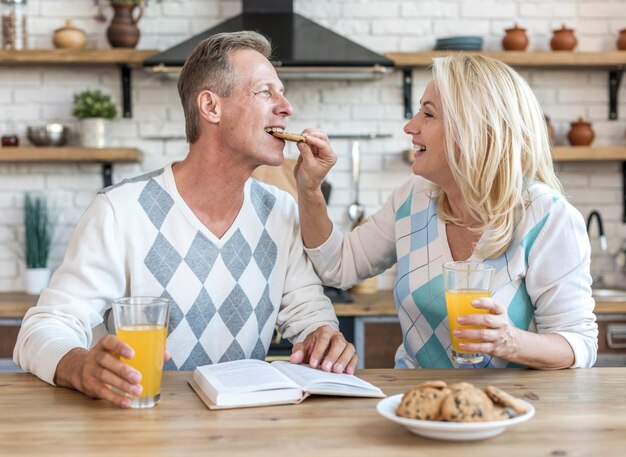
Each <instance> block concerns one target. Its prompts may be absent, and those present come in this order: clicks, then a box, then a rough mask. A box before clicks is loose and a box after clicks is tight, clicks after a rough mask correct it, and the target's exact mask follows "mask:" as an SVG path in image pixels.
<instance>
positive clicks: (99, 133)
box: [72, 90, 117, 148]
mask: <svg viewBox="0 0 626 457" xmlns="http://www.w3.org/2000/svg"><path fill="white" fill-rule="evenodd" d="M72 114H73V115H74V116H76V117H77V118H78V119H80V121H81V144H82V145H83V146H85V147H88V148H104V147H105V146H106V145H107V143H108V130H109V125H108V124H109V121H110V120H111V119H115V117H116V116H117V107H116V106H115V104H114V103H113V100H112V99H111V96H110V95H107V94H104V93H102V92H101V91H99V90H84V91H82V92H79V93H77V94H74V109H73V110H72Z"/></svg>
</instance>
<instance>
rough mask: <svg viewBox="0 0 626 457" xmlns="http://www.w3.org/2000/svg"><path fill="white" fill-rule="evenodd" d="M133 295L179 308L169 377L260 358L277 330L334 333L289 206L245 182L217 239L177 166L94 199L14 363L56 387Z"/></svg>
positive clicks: (287, 200)
mask: <svg viewBox="0 0 626 457" xmlns="http://www.w3.org/2000/svg"><path fill="white" fill-rule="evenodd" d="M219 198H224V196H220V197H219ZM131 295H134V296H141V295H144V296H160V297H167V298H170V299H171V300H172V309H171V313H170V320H169V329H168V338H167V347H168V349H169V350H170V352H171V353H172V358H171V359H170V361H169V362H168V363H167V364H166V369H184V370H191V369H194V368H195V367H196V366H198V365H204V364H210V363H216V362H221V361H227V360H234V359H241V358H258V359H263V358H264V357H265V355H266V354H267V350H268V348H269V344H270V341H271V337H272V333H273V330H274V327H275V325H276V324H278V328H279V331H280V332H281V333H282V335H283V336H284V337H285V338H288V339H289V340H291V341H293V342H298V341H302V340H303V339H304V338H305V337H306V335H307V334H309V333H310V332H311V331H313V330H314V329H316V328H317V327H319V326H321V325H330V326H331V327H333V328H335V329H336V328H337V318H336V316H335V313H334V311H333V308H332V305H331V303H330V301H329V300H328V299H327V298H326V297H325V296H324V295H323V291H322V287H321V285H320V281H319V278H318V277H317V276H316V275H315V273H314V271H313V268H312V266H311V263H310V262H309V260H308V259H307V257H306V255H304V251H303V246H302V241H301V238H300V228H299V224H298V220H297V207H296V204H295V202H294V200H293V198H292V197H291V196H290V195H288V194H287V193H285V192H283V191H280V190H278V189H277V188H275V187H273V186H269V185H266V184H262V183H259V182H258V181H256V180H254V179H249V180H248V181H247V182H246V184H245V189H244V202H243V206H242V208H241V210H240V212H239V214H238V215H237V218H236V219H235V221H234V222H233V224H232V226H231V227H230V228H229V229H228V231H227V232H226V233H225V234H224V235H223V236H222V238H220V239H218V238H217V237H216V236H215V235H213V233H212V232H211V231H210V230H208V229H207V227H206V226H204V225H203V224H202V223H201V222H200V221H199V220H198V219H197V218H196V216H195V215H194V213H193V212H192V211H191V209H190V208H189V207H188V206H187V205H186V203H185V201H184V200H183V199H182V197H181V196H180V194H179V193H178V191H177V189H176V185H175V182H174V176H173V174H172V169H171V165H168V166H167V167H165V168H164V169H162V170H157V171H155V172H153V173H150V174H147V175H144V176H139V177H137V178H133V179H130V180H126V181H123V182H122V183H120V184H118V185H116V186H112V187H109V188H107V189H105V190H104V191H103V192H101V193H100V194H98V195H97V196H96V198H95V199H94V201H93V202H92V204H91V205H90V206H89V208H88V209H87V211H86V212H85V214H84V215H83V217H82V219H81V220H80V222H79V223H78V225H77V227H76V229H75V231H74V233H73V235H72V237H71V240H70V242H69V245H68V248H67V252H66V254H65V258H64V260H63V263H62V264H61V266H60V267H59V269H58V270H57V271H56V272H55V273H54V275H53V276H52V279H51V281H50V286H49V287H48V288H47V289H44V290H43V291H42V294H41V297H40V298H39V302H38V304H37V306H36V307H34V308H32V309H30V310H29V311H28V312H27V313H26V316H25V318H24V321H23V324H22V328H21V330H20V333H19V335H18V339H17V343H16V345H15V350H14V354H13V358H14V360H15V362H16V363H18V364H19V365H20V366H21V367H22V368H23V369H25V370H27V371H30V372H32V373H34V374H35V375H37V376H38V377H40V378H41V379H43V380H44V381H47V382H49V383H52V381H53V377H54V373H55V370H56V366H57V364H58V362H59V360H60V359H61V358H62V357H63V356H64V355H65V354H66V353H67V352H68V351H70V350H71V349H73V348H76V347H82V348H89V347H91V346H93V345H94V344H95V343H96V342H97V341H98V339H99V338H101V337H102V336H104V335H105V334H106V333H107V331H108V330H107V328H108V329H110V330H111V333H112V332H113V325H112V322H104V321H103V317H104V316H105V314H108V312H107V311H108V310H109V309H110V307H111V301H112V300H113V299H116V298H119V297H123V296H131ZM110 320H111V321H112V318H111V319H110Z"/></svg>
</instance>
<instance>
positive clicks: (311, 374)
mask: <svg viewBox="0 0 626 457" xmlns="http://www.w3.org/2000/svg"><path fill="white" fill-rule="evenodd" d="M272 366H274V367H276V369H278V370H280V371H282V372H283V373H284V374H285V375H287V376H288V377H290V378H291V379H293V380H294V381H295V382H296V383H297V384H299V385H300V386H302V388H303V390H304V391H305V392H309V393H316V394H328V395H348V396H359V397H361V396H362V397H384V396H385V394H384V393H383V392H382V391H381V390H380V389H379V388H378V387H376V386H375V385H373V384H370V383H369V382H367V381H364V380H362V379H361V378H358V377H356V376H354V375H350V374H345V373H342V374H337V373H327V372H325V371H322V370H319V369H315V368H311V367H310V366H308V365H296V364H293V363H290V362H285V361H282V360H279V361H276V362H272Z"/></svg>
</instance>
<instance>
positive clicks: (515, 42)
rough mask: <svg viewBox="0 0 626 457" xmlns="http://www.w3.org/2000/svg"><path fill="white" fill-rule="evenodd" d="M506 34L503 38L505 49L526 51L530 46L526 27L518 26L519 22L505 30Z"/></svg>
mask: <svg viewBox="0 0 626 457" xmlns="http://www.w3.org/2000/svg"><path fill="white" fill-rule="evenodd" d="M505 32H506V35H504V38H503V39H502V48H503V49H504V50H505V51H525V50H526V47H527V46H528V36H527V35H526V29H523V28H521V27H518V26H517V24H515V25H514V26H513V28H510V29H506V30H505Z"/></svg>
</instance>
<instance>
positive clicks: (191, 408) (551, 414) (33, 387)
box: [0, 368, 626, 457]
mask: <svg viewBox="0 0 626 457" xmlns="http://www.w3.org/2000/svg"><path fill="white" fill-rule="evenodd" d="M358 375H359V376H361V377H362V378H364V379H366V380H368V381H370V382H372V383H374V384H376V385H378V386H379V387H381V388H382V389H383V390H384V391H385V393H387V394H388V395H393V394H397V393H402V392H403V391H405V390H406V389H408V388H409V387H410V386H412V385H414V384H416V383H419V382H422V381H425V380H429V379H444V380H446V381H449V382H452V381H461V380H463V381H469V382H473V383H475V384H477V385H479V386H484V385H486V384H487V383H489V384H494V385H497V386H499V387H502V388H503V389H506V390H507V391H509V392H511V393H513V394H515V395H518V396H520V397H523V398H525V399H527V400H528V401H530V402H531V403H532V404H533V405H534V406H535V408H536V415H535V417H534V418H532V419H531V420H530V421H528V422H525V423H522V424H519V425H516V426H513V427H511V428H509V429H508V430H507V431H506V432H505V433H503V434H501V435H499V436H497V437H494V438H491V439H489V440H485V441H477V442H469V443H454V442H444V441H432V440H428V439H426V438H422V437H419V436H417V435H413V434H412V433H410V432H408V431H407V430H406V429H404V428H403V427H401V426H400V425H397V424H395V423H392V422H390V421H388V420H387V419H384V418H383V417H381V416H379V415H378V413H377V412H376V403H377V400H376V399H362V398H333V397H312V398H308V399H307V400H305V402H304V403H302V404H300V405H288V406H272V407H262V408H248V409H235V410H222V411H209V410H208V409H207V408H206V407H205V406H204V404H203V403H202V402H201V401H200V399H199V398H198V397H197V396H196V394H195V393H194V392H193V391H192V390H191V388H190V387H189V386H188V385H187V379H188V378H189V377H190V376H191V373H189V372H177V373H175V372H168V373H166V374H165V377H164V385H163V389H162V399H161V404H160V405H158V406H157V407H155V408H153V409H148V410H120V409H116V408H115V407H113V406H112V405H110V404H108V403H106V402H104V401H102V400H92V399H89V398H87V397H85V396H83V395H82V394H80V393H78V392H75V391H71V390H68V389H63V388H55V387H51V386H49V385H47V384H45V383H44V382H42V381H40V380H38V379H36V378H35V377H33V376H32V375H29V374H23V373H22V374H0V424H1V426H0V455H3V456H4V455H6V456H30V455H33V456H35V455H37V456H41V455H46V456H51V455H62V456H70V455H77V456H78V455H79V456H92V455H95V456H122V455H133V456H150V457H155V456H185V457H188V456H196V455H197V456H200V455H201V456H222V455H228V456H234V455H244V456H273V457H278V456H285V457H291V456H293V457H296V456H298V457H299V456H309V455H310V456H323V457H331V456H342V457H345V456H375V457H385V456H393V457H396V456H411V457H416V456H432V455H436V456H442V457H445V456H454V457H459V456H462V457H471V456H480V457H489V456H494V457H503V456H505V457H506V456H531V457H536V456H567V457H580V456H594V457H596V456H601V457H612V456H615V457H617V456H619V457H622V456H624V455H625V453H626V402H625V400H624V397H625V394H626V368H591V369H579V370H562V371H552V372H548V371H543V372H542V371H534V370H513V369H500V370H497V369H491V370H489V369H483V370H452V369H450V370H362V371H359V372H358Z"/></svg>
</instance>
